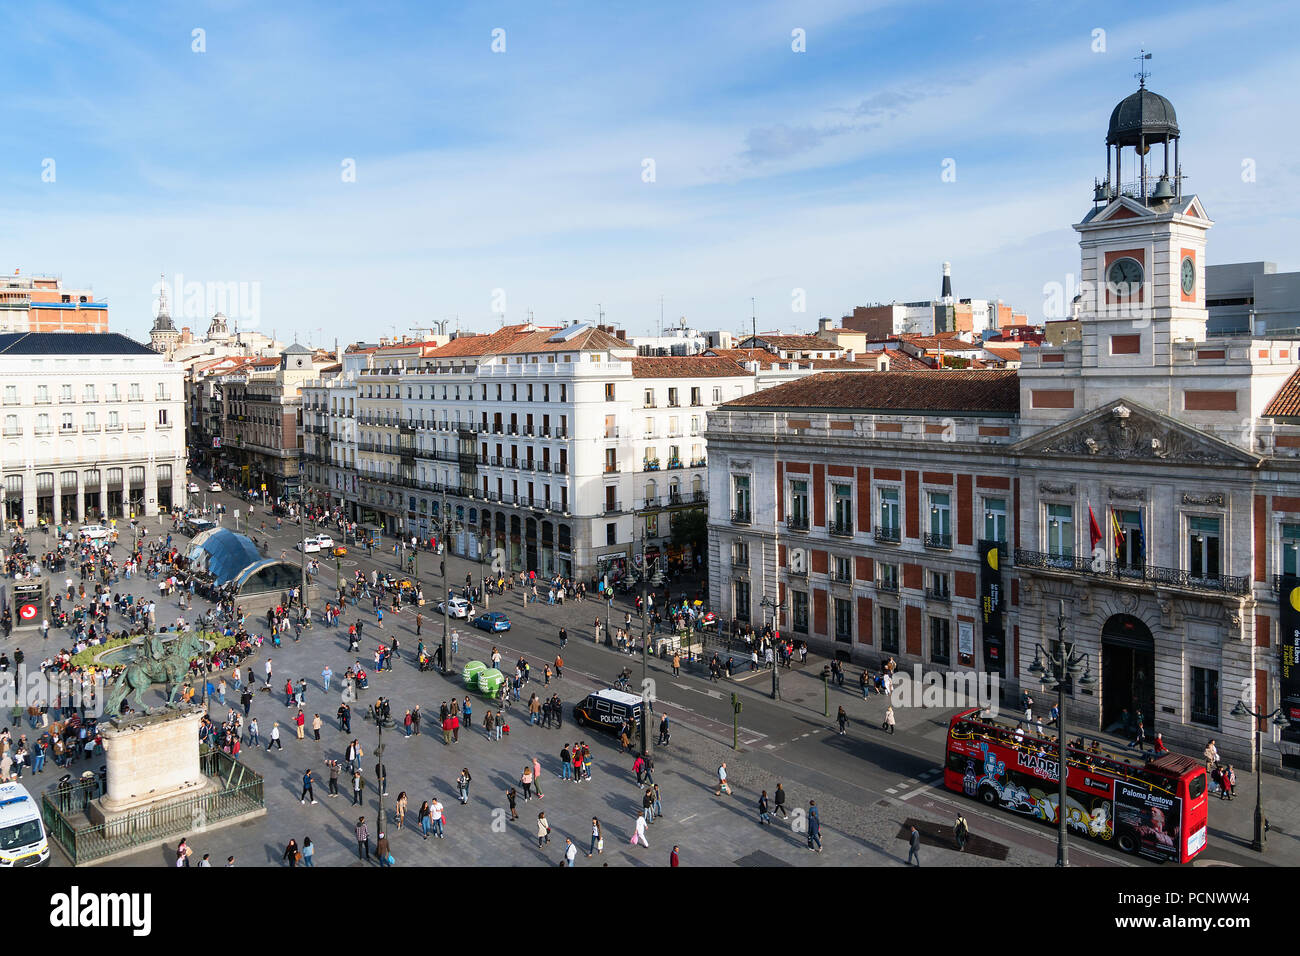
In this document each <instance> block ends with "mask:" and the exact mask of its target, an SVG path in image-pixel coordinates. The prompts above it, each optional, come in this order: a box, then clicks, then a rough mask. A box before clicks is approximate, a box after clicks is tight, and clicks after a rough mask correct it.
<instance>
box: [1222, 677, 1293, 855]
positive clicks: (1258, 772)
mask: <svg viewBox="0 0 1300 956" xmlns="http://www.w3.org/2000/svg"><path fill="white" fill-rule="evenodd" d="M1231 713H1232V716H1234V717H1250V718H1252V719H1253V720H1254V721H1255V835H1254V838H1253V839H1252V840H1251V841H1250V848H1251V849H1252V850H1254V851H1255V852H1256V853H1263V852H1264V848H1265V847H1266V846H1267V845H1268V821H1267V820H1265V819H1264V764H1263V760H1262V747H1263V740H1262V734H1263V730H1264V722H1265V721H1268V720H1271V721H1273V722H1274V723H1275V724H1278V725H1280V726H1286V725H1289V724H1290V723H1291V721H1290V720H1288V719H1287V717H1286V715H1285V712H1284V711H1283V710H1282V708H1281V707H1279V708H1277V709H1276V710H1274V711H1271V712H1267V713H1266V712H1262V711H1256V710H1255V709H1254V708H1252V707H1247V706H1246V703H1245V701H1243V700H1238V701H1237V703H1236V704H1235V705H1234V706H1233V708H1232V711H1231Z"/></svg>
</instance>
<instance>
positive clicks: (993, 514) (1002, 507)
mask: <svg viewBox="0 0 1300 956" xmlns="http://www.w3.org/2000/svg"><path fill="white" fill-rule="evenodd" d="M984 540H985V541H996V542H997V543H998V544H999V545H1001V546H1003V547H1005V546H1006V543H1007V500H1006V499H1005V498H985V499H984Z"/></svg>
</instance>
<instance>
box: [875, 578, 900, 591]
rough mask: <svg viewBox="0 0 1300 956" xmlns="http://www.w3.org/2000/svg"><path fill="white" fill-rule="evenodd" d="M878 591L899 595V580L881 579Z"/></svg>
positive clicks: (877, 585) (877, 584)
mask: <svg viewBox="0 0 1300 956" xmlns="http://www.w3.org/2000/svg"><path fill="white" fill-rule="evenodd" d="M876 590H877V591H886V592H888V593H889V594H897V593H898V578H894V579H893V580H892V581H886V580H885V579H884V578H881V579H880V580H879V581H877V582H876Z"/></svg>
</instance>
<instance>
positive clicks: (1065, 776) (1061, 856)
mask: <svg viewBox="0 0 1300 956" xmlns="http://www.w3.org/2000/svg"><path fill="white" fill-rule="evenodd" d="M1056 641H1057V651H1056V652H1055V653H1053V652H1051V651H1048V650H1045V649H1044V648H1043V645H1042V644H1037V645H1035V647H1036V649H1035V651H1034V662H1033V663H1032V664H1030V665H1029V673H1031V674H1033V675H1034V676H1036V677H1038V678H1039V679H1040V680H1041V681H1042V683H1043V686H1044V687H1046V686H1047V684H1049V683H1052V682H1053V681H1055V682H1056V761H1057V763H1056V776H1057V782H1058V786H1059V790H1058V792H1057V804H1056V818H1057V823H1058V825H1059V830H1058V832H1057V841H1056V865H1057V866H1061V867H1065V866H1069V865H1070V849H1069V843H1068V838H1069V825H1068V823H1067V822H1066V815H1065V808H1066V790H1067V783H1068V781H1069V777H1070V765H1069V761H1068V758H1067V756H1066V750H1067V747H1068V744H1067V741H1066V739H1065V738H1066V734H1065V690H1066V685H1067V684H1069V685H1073V682H1074V681H1075V680H1076V679H1077V680H1078V682H1079V684H1080V686H1083V687H1090V686H1092V684H1093V683H1094V681H1093V679H1092V675H1091V673H1090V672H1089V671H1088V669H1087V668H1086V667H1083V666H1082V665H1084V664H1085V663H1086V662H1087V660H1088V656H1087V655H1086V654H1075V653H1074V645H1073V644H1067V643H1066V642H1065V601H1060V602H1058V604H1057V613H1056ZM1081 670H1082V671H1083V676H1079V672H1080V671H1081Z"/></svg>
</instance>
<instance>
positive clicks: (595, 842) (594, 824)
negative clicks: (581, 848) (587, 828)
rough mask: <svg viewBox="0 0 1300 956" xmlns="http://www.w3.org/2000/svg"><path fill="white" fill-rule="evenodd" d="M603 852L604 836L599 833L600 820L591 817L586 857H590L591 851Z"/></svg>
mask: <svg viewBox="0 0 1300 956" xmlns="http://www.w3.org/2000/svg"><path fill="white" fill-rule="evenodd" d="M603 852H605V838H604V837H603V836H601V833H600V820H599V819H598V818H596V817H592V818H591V847H590V848H589V849H588V850H587V858H588V859H591V855H592V854H593V853H603Z"/></svg>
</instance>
